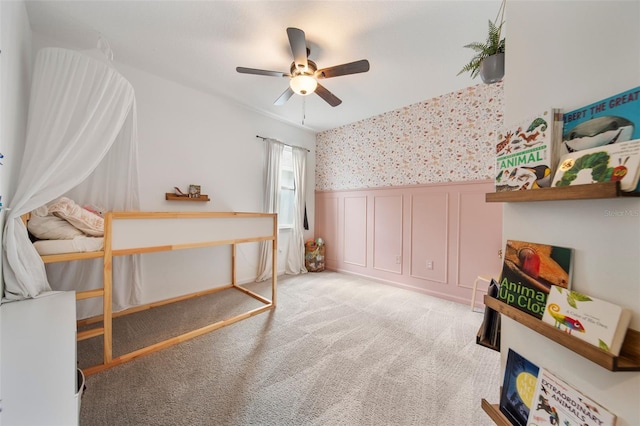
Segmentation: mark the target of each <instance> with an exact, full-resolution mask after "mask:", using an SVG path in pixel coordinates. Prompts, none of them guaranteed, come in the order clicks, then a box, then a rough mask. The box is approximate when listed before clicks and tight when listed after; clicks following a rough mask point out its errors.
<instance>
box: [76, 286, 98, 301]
mask: <svg viewBox="0 0 640 426" xmlns="http://www.w3.org/2000/svg"><path fill="white" fill-rule="evenodd" d="M103 295H104V289H103V288H98V289H95V290H87V291H78V292H76V300H84V299H91V298H92V297H102V296H103Z"/></svg>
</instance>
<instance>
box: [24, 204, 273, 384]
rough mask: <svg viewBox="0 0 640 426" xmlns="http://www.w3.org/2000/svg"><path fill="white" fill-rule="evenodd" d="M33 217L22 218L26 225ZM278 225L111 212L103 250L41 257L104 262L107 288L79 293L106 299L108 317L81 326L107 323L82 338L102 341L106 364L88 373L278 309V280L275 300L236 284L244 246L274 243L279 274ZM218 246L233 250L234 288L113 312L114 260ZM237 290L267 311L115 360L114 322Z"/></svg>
mask: <svg viewBox="0 0 640 426" xmlns="http://www.w3.org/2000/svg"><path fill="white" fill-rule="evenodd" d="M27 219H28V216H27V215H25V216H23V220H25V222H26V220H27ZM277 236H278V219H277V215H276V214H271V213H236V212H108V213H105V216H104V250H103V251H96V252H86V253H66V254H56V255H47V256H42V260H43V262H44V263H55V262H69V261H74V260H84V259H97V258H102V259H103V287H102V288H100V289H93V290H87V291H80V292H76V299H77V300H83V299H88V298H93V297H102V298H103V314H102V316H97V317H93V318H88V319H84V320H80V321H78V325H79V326H82V325H88V324H93V323H98V322H102V327H94V328H91V329H89V330H85V331H80V332H78V333H77V337H78V340H84V339H89V338H93V337H97V336H100V335H102V336H103V341H104V344H103V363H102V364H98V365H94V366H91V367H88V368H86V369H83V372H84V373H85V374H86V375H91V374H94V373H97V372H99V371H102V370H105V369H107V368H110V367H114V366H116V365H120V364H123V363H125V362H127V361H131V360H133V359H135V358H137V357H140V356H143V355H146V354H149V353H153V352H156V351H158V350H161V349H164V348H167V347H169V346H173V345H175V344H177V343H180V342H183V341H185V340H189V339H192V338H194V337H197V336H200V335H202V334H205V333H208V332H211V331H214V330H217V329H219V328H222V327H225V326H227V325H230V324H233V323H235V322H238V321H241V320H243V319H247V318H250V317H252V316H254V315H257V314H260V313H262V312H265V311H268V310H271V309H274V308H275V306H276V288H277V276H276V274H275V273H274V274H272V277H271V299H268V298H266V297H263V296H261V295H259V294H256V293H254V292H252V291H250V290H248V289H246V288H244V287H242V286H240V285H238V283H237V281H236V246H237V245H238V244H242V243H251V242H262V241H265V242H266V241H271V244H272V256H271V262H272V263H271V268H272V269H271V270H272V271H277V248H278V247H277V241H278V239H277ZM218 245H231V283H230V284H227V285H224V286H220V287H216V288H213V289H211V290H207V291H202V292H197V293H193V294H187V295H184V296H179V297H176V298H172V299H168V300H164V301H159V302H154V303H150V304H147V305H141V306H136V307H133V308H131V309H127V310H125V311H122V312H118V313H116V314H114V313H113V311H112V294H113V293H112V284H113V277H112V265H113V257H115V256H126V255H133V254H143V253H153V252H160V251H170V250H183V249H190V248H201V247H210V246H218ZM227 289H236V290H238V291H240V292H242V293H244V294H246V295H248V296H251V297H253V298H255V299H256V300H258V301H260V302H262V303H263V304H264V306H261V307H259V308H256V309H252V310H250V311H247V312H244V313H241V314H238V315H235V316H232V317H229V318H226V319H223V320H220V321H217V322H214V323H212V324H209V325H206V326H204V327H200V328H198V329H195V330H192V331H189V332H186V333H183V334H181V335H179V336H175V337H172V338H169V339H166V340H164V341H161V342H158V343H155V344H152V345H149V346H146V347H144V348H141V349H138V350H136V351H133V352H130V353H127V354H124V355H120V356H118V357H115V358H114V357H113V336H112V331H113V328H112V322H113V318H114V317H117V316H122V315H127V314H131V313H134V312H139V311H142V310H145V309H151V308H154V307H158V306H162V305H165V304H168V303H173V302H177V301H180V300H186V299H189V298H192V297H197V296H202V295H205V294H211V293H215V292H218V291H221V290H227Z"/></svg>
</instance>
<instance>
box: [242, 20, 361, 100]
mask: <svg viewBox="0 0 640 426" xmlns="http://www.w3.org/2000/svg"><path fill="white" fill-rule="evenodd" d="M287 35H288V36H289V44H290V45H291V53H293V62H292V63H291V67H290V71H289V73H288V74H287V73H284V72H279V71H267V70H260V69H255V68H244V67H237V68H236V71H238V72H239V73H242V74H255V75H266V76H270V77H288V78H289V79H290V80H289V87H287V90H285V91H284V92H283V93H282V94H281V95H280V97H279V98H278V99H276V101H275V102H274V103H273V104H274V105H283V104H284V103H285V102H287V101H288V100H289V98H291V96H293V94H294V93H297V94H299V95H302V96H306V95H310V94H312V93H314V92H315V93H317V94H318V96H320V97H321V98H322V99H324V100H325V101H326V102H327V103H328V104H329V105H331V106H332V107H335V106H338V105H340V104H341V103H342V101H341V100H340V99H339V98H338V97H337V96H336V95H334V94H333V93H331V92H330V91H328V90H327V89H326V88H325V87H324V86H323V85H321V84H320V83H318V80H320V79H324V78H332V77H339V76H341V75H349V74H357V73H361V72H367V71H369V61H367V60H366V59H361V60H359V61H355V62H349V63H346V64H342V65H335V66H333V67H328V68H321V69H318V66H317V65H316V63H315V62H313V61H312V60H310V59H309V58H308V56H309V53H310V50H309V48H308V47H307V41H306V39H305V35H304V31H302V30H300V29H298V28H287Z"/></svg>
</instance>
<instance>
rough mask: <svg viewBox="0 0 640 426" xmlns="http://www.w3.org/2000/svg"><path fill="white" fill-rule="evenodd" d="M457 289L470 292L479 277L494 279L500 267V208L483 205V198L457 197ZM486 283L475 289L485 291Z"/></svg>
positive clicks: (471, 194)
mask: <svg viewBox="0 0 640 426" xmlns="http://www.w3.org/2000/svg"><path fill="white" fill-rule="evenodd" d="M458 200H459V202H458V210H459V213H458V218H459V220H458V223H457V226H458V244H457V247H458V274H457V275H458V277H457V285H458V286H461V287H465V288H469V289H471V288H473V282H474V281H475V279H476V278H477V277H478V275H491V276H494V277H495V278H496V279H497V274H498V273H499V272H500V269H501V267H502V259H501V258H499V256H498V251H499V250H500V248H501V246H502V204H500V203H486V202H485V196H484V194H478V193H477V192H460V193H459V194H458ZM486 288H487V284H486V283H484V282H483V283H482V285H479V286H478V290H482V291H485V290H486Z"/></svg>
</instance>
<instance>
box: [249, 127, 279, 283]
mask: <svg viewBox="0 0 640 426" xmlns="http://www.w3.org/2000/svg"><path fill="white" fill-rule="evenodd" d="M265 142H266V144H265V146H266V150H267V153H266V156H265V168H264V203H263V211H264V213H277V212H278V204H279V201H280V159H281V158H282V151H284V144H282V143H281V142H278V141H276V140H273V139H266V140H265ZM272 250H273V248H272V244H271V241H263V242H262V243H260V258H259V259H258V278H257V279H256V281H264V280H266V279H268V278H270V277H271V274H272V273H274V272H273V271H272V267H271V256H272ZM275 273H276V274H277V271H275Z"/></svg>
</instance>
